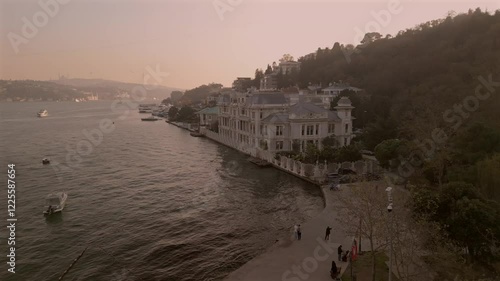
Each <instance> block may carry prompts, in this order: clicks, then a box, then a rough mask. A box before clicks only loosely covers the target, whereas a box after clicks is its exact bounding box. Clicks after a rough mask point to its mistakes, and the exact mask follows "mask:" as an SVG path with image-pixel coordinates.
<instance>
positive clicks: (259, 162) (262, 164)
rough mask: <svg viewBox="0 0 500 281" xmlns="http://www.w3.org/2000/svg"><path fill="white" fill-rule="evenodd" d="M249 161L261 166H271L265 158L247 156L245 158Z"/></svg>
mask: <svg viewBox="0 0 500 281" xmlns="http://www.w3.org/2000/svg"><path fill="white" fill-rule="evenodd" d="M247 160H248V161H249V162H250V163H253V164H255V165H257V166H259V167H261V168H263V167H269V166H271V163H269V162H267V161H266V160H263V159H259V158H255V157H249V158H248V159H247Z"/></svg>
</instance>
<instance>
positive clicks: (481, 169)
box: [476, 153, 500, 203]
mask: <svg viewBox="0 0 500 281" xmlns="http://www.w3.org/2000/svg"><path fill="white" fill-rule="evenodd" d="M476 167H477V174H478V181H479V182H478V185H479V187H480V191H481V192H482V194H483V195H484V196H486V197H487V198H491V199H494V200H496V201H497V202H499V203H500V176H499V173H500V153H496V154H495V155H493V156H492V157H491V158H488V159H485V160H483V161H481V162H479V163H477V165H476Z"/></svg>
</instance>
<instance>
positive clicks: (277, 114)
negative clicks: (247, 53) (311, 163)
mask: <svg viewBox="0 0 500 281" xmlns="http://www.w3.org/2000/svg"><path fill="white" fill-rule="evenodd" d="M335 109H336V111H329V110H326V109H324V108H323V107H321V106H318V105H315V104H313V103H309V102H302V101H300V99H299V100H298V102H297V103H295V104H292V103H291V102H290V99H287V97H286V95H285V94H284V93H280V92H266V93H254V94H248V93H237V92H233V93H230V94H223V95H221V96H220V98H219V115H218V120H219V123H218V126H219V127H218V129H219V130H218V132H219V135H221V136H222V137H224V138H229V139H232V140H233V141H236V142H237V143H239V144H241V145H245V146H247V147H250V148H255V149H262V150H268V151H271V152H278V151H290V150H292V148H294V144H296V145H295V147H296V148H297V147H298V149H300V150H301V151H304V149H305V148H306V146H307V143H313V144H316V145H317V146H318V147H320V148H321V146H322V143H321V140H322V139H324V138H325V137H327V136H331V135H334V136H335V137H336V138H337V140H338V144H339V146H344V145H349V144H350V142H351V140H352V138H353V134H352V119H353V117H352V116H351V111H352V109H353V107H352V106H351V102H350V100H349V99H348V98H342V99H341V100H340V101H339V103H338V106H337V107H336V108H335Z"/></svg>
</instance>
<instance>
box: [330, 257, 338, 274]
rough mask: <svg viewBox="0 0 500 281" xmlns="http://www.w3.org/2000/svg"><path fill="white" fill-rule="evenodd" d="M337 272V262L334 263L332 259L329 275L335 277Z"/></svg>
mask: <svg viewBox="0 0 500 281" xmlns="http://www.w3.org/2000/svg"><path fill="white" fill-rule="evenodd" d="M338 272H339V269H338V268H337V264H336V263H335V261H332V268H331V269H330V275H331V276H332V278H337V275H338Z"/></svg>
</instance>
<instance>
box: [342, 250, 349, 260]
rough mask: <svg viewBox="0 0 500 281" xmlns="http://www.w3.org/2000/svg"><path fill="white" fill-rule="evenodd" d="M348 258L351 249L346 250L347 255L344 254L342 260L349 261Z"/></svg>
mask: <svg viewBox="0 0 500 281" xmlns="http://www.w3.org/2000/svg"><path fill="white" fill-rule="evenodd" d="M348 258H349V251H347V252H345V255H343V256H342V261H343V262H347V259H348Z"/></svg>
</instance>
